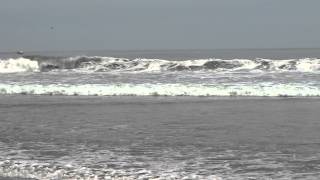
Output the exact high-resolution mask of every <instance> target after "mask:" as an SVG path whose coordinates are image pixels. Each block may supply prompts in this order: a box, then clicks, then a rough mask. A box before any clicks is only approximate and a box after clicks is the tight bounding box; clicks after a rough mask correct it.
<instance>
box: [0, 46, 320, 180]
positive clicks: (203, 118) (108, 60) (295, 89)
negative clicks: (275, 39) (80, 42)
mask: <svg viewBox="0 0 320 180" xmlns="http://www.w3.org/2000/svg"><path fill="white" fill-rule="evenodd" d="M319 57H320V49H266V50H258V49H251V50H250V49H247V50H170V51H167V50H166V51H165V50H163V51H162V50H157V51H150V50H148V51H81V52H80V51H78V52H26V53H25V54H24V56H23V57H22V56H18V55H16V54H14V53H0V179H23V180H25V179H28V180H29V179H41V180H42V179H45V180H46V179H50V180H51V179H72V180H73V179H216V180H220V179H227V180H229V179H230V180H238V179H240V180H242V179H243V180H247V179H283V180H287V179H312V180H313V179H320V121H319V116H320V112H319V109H320V99H319V97H318V96H320V58H319Z"/></svg>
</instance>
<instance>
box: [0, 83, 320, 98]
mask: <svg viewBox="0 0 320 180" xmlns="http://www.w3.org/2000/svg"><path fill="white" fill-rule="evenodd" d="M0 94H31V95H67V96H70V95H84V96H265V97H268V96H270V97H278V96H284V97H285V96H302V97H306V96H312V97H313V96H320V88H319V87H318V86H316V85H308V84H298V83H295V84H294V83H291V84H272V83H261V84H255V85H249V84H237V85H219V84H218V85H204V84H160V83H158V84H84V85H71V84H49V85H40V84H0Z"/></svg>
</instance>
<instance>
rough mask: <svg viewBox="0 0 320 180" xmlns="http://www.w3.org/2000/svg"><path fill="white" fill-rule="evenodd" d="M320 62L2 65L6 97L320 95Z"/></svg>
mask: <svg viewBox="0 0 320 180" xmlns="http://www.w3.org/2000/svg"><path fill="white" fill-rule="evenodd" d="M319 73H320V59H318V58H300V59H281V60H277V59H262V58H256V59H217V58H208V59H191V60H188V59H184V60H166V59H147V58H134V59H128V58H118V57H104V56H70V57H59V56H36V55H33V56H23V57H15V58H2V59H1V60H0V74H1V77H0V93H1V94H34V95H83V96H119V95H120V96H300V97H301V96H302V97H305V96H319V95H320V85H319V79H320V77H319Z"/></svg>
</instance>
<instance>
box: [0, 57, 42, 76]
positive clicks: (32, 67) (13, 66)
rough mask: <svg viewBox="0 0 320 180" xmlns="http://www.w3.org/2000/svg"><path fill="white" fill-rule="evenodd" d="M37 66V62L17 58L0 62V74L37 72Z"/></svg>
mask: <svg viewBox="0 0 320 180" xmlns="http://www.w3.org/2000/svg"><path fill="white" fill-rule="evenodd" d="M37 71H39V65H38V62H37V61H32V60H30V59H25V58H18V59H7V60H0V73H18V72H37Z"/></svg>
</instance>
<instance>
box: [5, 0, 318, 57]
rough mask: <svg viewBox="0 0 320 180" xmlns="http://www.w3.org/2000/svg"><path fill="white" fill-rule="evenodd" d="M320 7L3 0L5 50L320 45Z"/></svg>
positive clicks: (283, 0)
mask: <svg viewBox="0 0 320 180" xmlns="http://www.w3.org/2000/svg"><path fill="white" fill-rule="evenodd" d="M319 7H320V1H319V0H0V51H15V50H20V49H22V50H25V51H30V50H37V51H41V50H52V51H56V50H101V49H111V50H112V49H113V50H128V49H133V50H139V49H221V48H222V49H223V48H296V47H298V48H299V47H302V48H308V47H320V35H319V32H320V20H319V18H320V11H319ZM51 26H52V27H54V29H51V28H50V27H51Z"/></svg>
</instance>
